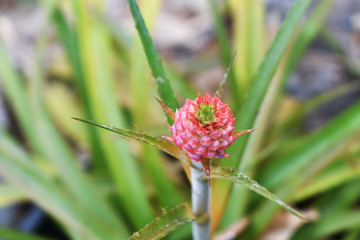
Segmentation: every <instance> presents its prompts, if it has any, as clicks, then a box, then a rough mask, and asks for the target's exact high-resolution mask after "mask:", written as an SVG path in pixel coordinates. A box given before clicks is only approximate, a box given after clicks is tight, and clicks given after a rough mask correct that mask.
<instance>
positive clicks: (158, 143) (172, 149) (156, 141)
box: [74, 118, 191, 166]
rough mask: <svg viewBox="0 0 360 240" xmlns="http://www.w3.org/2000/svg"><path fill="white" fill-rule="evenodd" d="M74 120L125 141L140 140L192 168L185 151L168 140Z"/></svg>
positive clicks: (87, 121) (92, 122) (88, 121)
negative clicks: (105, 131) (118, 135)
mask: <svg viewBox="0 0 360 240" xmlns="http://www.w3.org/2000/svg"><path fill="white" fill-rule="evenodd" d="M74 119H75V120H78V121H81V122H85V123H89V124H92V125H95V126H97V127H101V128H104V129H106V130H109V131H111V132H114V133H117V134H120V135H121V136H122V137H124V138H125V139H134V140H138V141H141V142H145V143H147V144H150V145H151V146H153V147H156V148H157V149H159V150H161V151H164V152H166V153H168V154H170V155H171V156H173V157H176V158H177V159H179V160H181V162H182V163H184V164H186V165H189V166H191V159H190V158H189V157H188V156H187V155H186V153H184V151H182V150H181V149H180V148H179V147H178V146H176V145H175V144H173V143H171V142H169V141H167V140H164V139H161V138H155V137H151V136H148V135H146V134H143V133H139V132H135V131H131V130H124V129H120V128H116V127H113V126H107V125H104V124H100V123H96V122H94V121H90V120H84V119H79V118H74Z"/></svg>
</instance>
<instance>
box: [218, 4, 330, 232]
mask: <svg viewBox="0 0 360 240" xmlns="http://www.w3.org/2000/svg"><path fill="white" fill-rule="evenodd" d="M331 3H332V1H331V0H328V1H322V2H320V3H319V4H318V5H317V6H316V8H315V9H314V10H313V12H312V15H311V17H310V19H309V20H308V23H307V24H306V25H305V27H304V28H303V29H302V30H301V32H300V38H296V41H295V44H291V46H289V49H294V50H291V51H289V52H290V53H289V54H290V55H286V57H285V59H283V61H282V62H281V64H280V67H281V69H280V70H281V71H278V73H277V74H276V75H275V76H274V78H273V80H272V82H271V84H270V86H269V89H268V91H267V94H266V96H265V99H264V101H263V103H262V105H261V107H260V110H259V113H258V116H257V117H256V121H255V123H254V128H257V129H259V131H257V132H256V133H254V134H252V135H251V136H250V138H249V141H248V143H247V145H246V147H245V150H244V154H243V156H242V160H241V163H240V166H239V169H241V171H243V172H244V173H246V174H249V175H250V176H252V172H253V168H254V166H255V165H256V161H257V157H256V153H258V152H259V151H260V147H261V143H262V141H263V139H264V137H265V134H266V131H267V128H268V123H269V122H271V117H272V114H273V111H274V109H275V108H274V106H275V105H276V101H278V99H279V94H278V93H279V90H280V89H281V88H283V84H284V80H283V78H284V72H285V74H288V73H289V72H290V71H292V70H293V68H294V67H295V62H296V61H297V60H298V59H299V58H300V56H301V54H302V52H303V51H304V49H305V47H306V46H307V45H308V44H309V42H310V41H311V40H312V39H313V38H314V37H315V36H316V34H317V32H318V29H319V28H320V26H321V24H322V23H323V21H324V18H325V16H326V15H327V12H328V11H329V9H330V6H331ZM314 26H315V27H314ZM304 36H305V37H304ZM299 39H301V40H299ZM292 45H293V46H294V47H293V46H292ZM299 48H302V50H300V51H298V50H299ZM295 53H296V54H295ZM289 63H292V64H290V65H289ZM300 114H301V112H300V113H299V116H300ZM246 196H247V193H246V190H245V189H243V188H241V187H236V188H234V190H233V192H232V196H231V198H230V200H229V204H228V205H229V206H233V207H232V208H231V209H230V208H228V209H227V211H226V212H225V218H224V219H226V221H227V222H226V223H224V224H226V225H227V224H229V223H231V222H233V221H235V220H236V219H238V218H240V217H241V216H242V214H243V212H244V209H245V205H246V201H247V197H246ZM238 199H241V204H239V200H238ZM235 202H237V203H235ZM236 206H237V207H236Z"/></svg>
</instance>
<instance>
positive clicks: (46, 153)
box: [0, 46, 126, 232]
mask: <svg viewBox="0 0 360 240" xmlns="http://www.w3.org/2000/svg"><path fill="white" fill-rule="evenodd" d="M0 47H1V46H0ZM0 56H1V57H0V58H2V61H3V63H4V65H3V66H4V67H6V72H7V73H8V74H7V77H6V78H4V79H3V81H2V82H3V84H4V85H6V86H8V87H9V88H6V89H5V92H6V94H7V97H8V99H10V102H11V103H12V102H13V101H17V102H19V104H17V105H14V108H15V110H17V109H18V111H16V113H17V114H16V115H17V117H18V118H19V119H22V117H26V119H24V120H21V121H25V122H24V123H23V122H21V125H22V124H26V126H27V125H28V124H30V125H29V126H28V127H29V128H31V129H32V130H31V131H32V132H31V134H33V135H34V136H36V138H35V139H34V137H32V136H28V135H26V136H27V137H28V140H29V141H36V142H34V143H32V144H36V145H37V146H39V149H36V150H37V151H35V152H36V153H37V154H39V156H40V157H41V159H46V160H48V161H50V162H51V163H52V166H53V168H54V169H56V172H57V174H58V175H59V176H60V177H61V179H62V180H63V181H64V182H65V183H67V186H68V187H69V189H70V191H72V192H73V193H74V195H75V196H76V197H77V198H78V199H79V200H80V201H82V202H83V204H84V205H85V206H86V207H88V208H89V210H90V211H92V212H94V213H96V214H98V215H99V216H100V217H103V218H102V219H103V221H104V222H108V223H109V224H113V226H114V229H119V230H120V231H124V232H126V228H125V227H124V224H121V223H120V222H119V220H117V219H116V217H115V215H114V214H113V213H112V211H111V210H110V208H109V207H107V206H106V204H105V202H104V201H103V200H101V199H100V198H99V196H98V195H97V194H96V193H95V192H94V191H93V189H92V188H91V186H90V184H89V182H88V181H87V180H86V179H85V177H84V176H83V175H82V173H81V171H80V169H79V167H78V166H77V165H76V158H75V157H74V156H73V154H72V153H71V151H70V150H69V149H68V147H67V145H66V143H65V142H64V141H63V140H62V139H61V137H60V136H59V135H58V133H57V131H56V129H55V128H54V126H53V124H52V122H51V120H50V119H49V117H48V115H47V113H46V111H45V110H44V107H43V100H42V92H41V90H42V87H41V82H42V76H41V73H40V72H39V71H40V70H39V69H37V66H36V63H35V64H34V66H33V69H32V70H33V74H34V75H33V76H32V79H31V81H30V83H31V87H30V88H31V89H32V90H31V91H32V93H31V94H32V95H31V98H30V101H29V99H27V98H25V97H26V96H27V95H28V94H27V93H26V92H25V88H24V86H23V83H24V81H23V80H22V78H21V77H20V75H19V74H17V73H16V72H15V70H14V69H13V67H12V66H11V64H10V63H9V62H8V60H7V59H6V57H5V56H3V55H2V54H0ZM37 60H38V59H36V61H37ZM36 61H35V62H36ZM39 84H40V85H39ZM15 98H16V100H15ZM20 105H21V106H20ZM20 107H21V109H20ZM22 108H24V109H22ZM29 110H31V111H30V112H29ZM22 111H24V112H25V113H26V114H28V115H27V116H22V114H23V112H22ZM38 133H41V134H38Z"/></svg>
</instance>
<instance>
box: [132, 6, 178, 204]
mask: <svg viewBox="0 0 360 240" xmlns="http://www.w3.org/2000/svg"><path fill="white" fill-rule="evenodd" d="M161 2H162V1H161V0H156V1H147V2H143V3H142V5H141V6H142V8H143V9H144V11H143V15H144V19H145V20H146V22H147V23H148V26H149V29H150V31H151V29H152V28H153V25H154V21H155V19H156V16H157V14H158V11H159V8H160V4H161ZM130 54H131V57H130V60H131V61H130V79H131V83H132V84H131V86H132V93H133V94H132V95H133V104H134V106H133V119H134V123H135V125H136V126H138V127H140V128H143V126H144V125H146V119H147V116H148V115H149V112H148V111H151V110H150V108H149V104H148V101H151V100H150V96H149V95H150V93H151V89H152V88H151V89H150V82H149V78H148V74H147V72H148V66H147V64H146V56H145V54H144V52H143V49H142V47H141V41H140V39H139V38H138V36H135V40H134V42H133V45H132V51H131V52H130ZM144 100H145V101H144ZM142 147H143V148H142V150H143V151H142V155H141V158H142V159H143V162H144V167H145V170H146V172H147V173H148V175H149V176H150V179H151V182H152V183H153V185H154V190H155V196H156V198H157V199H158V201H159V203H160V204H161V205H160V206H162V207H166V206H168V207H173V206H176V205H177V204H180V203H181V202H182V198H181V196H180V194H179V193H178V192H177V189H176V188H175V187H174V186H173V185H172V184H171V181H170V179H169V177H168V176H167V175H166V172H165V168H164V166H163V164H164V162H163V159H162V158H161V156H160V154H159V152H158V151H157V150H156V149H154V148H153V147H151V146H148V145H145V144H142Z"/></svg>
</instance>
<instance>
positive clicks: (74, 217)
mask: <svg viewBox="0 0 360 240" xmlns="http://www.w3.org/2000/svg"><path fill="white" fill-rule="evenodd" d="M0 173H1V174H2V176H3V177H4V178H5V179H6V180H8V181H9V182H11V183H12V184H14V185H15V186H16V187H17V188H19V189H20V190H21V191H22V192H23V193H25V194H26V196H27V197H29V198H30V199H31V200H33V201H34V202H36V203H37V204H39V205H40V206H42V207H43V208H44V209H45V210H46V211H48V212H49V213H50V214H52V215H53V216H54V217H55V218H56V219H58V220H59V221H61V222H62V223H63V224H64V225H66V226H67V227H68V228H70V229H73V230H74V231H77V232H79V233H81V235H82V236H83V237H85V238H86V239H94V240H95V239H97V240H101V239H104V238H105V239H111V238H112V237H113V236H115V234H116V235H118V233H117V232H115V231H116V230H114V229H112V228H111V227H110V226H109V225H107V224H106V222H102V221H101V222H99V221H96V219H97V218H96V217H94V215H93V214H92V213H91V212H89V211H84V209H83V207H82V205H80V204H79V203H78V202H76V201H74V200H73V198H71V197H69V196H68V195H66V194H65V192H64V188H62V187H60V186H61V185H59V184H57V183H55V182H54V181H53V179H52V178H51V177H50V176H49V175H47V174H45V172H43V171H42V170H40V169H39V168H38V167H37V166H36V165H35V164H34V163H33V162H32V161H31V159H29V156H28V155H27V154H26V153H25V152H24V151H23V150H22V149H21V148H20V147H19V146H17V145H16V143H15V142H14V141H13V140H12V139H10V138H9V137H7V135H4V134H2V136H1V138H0ZM122 236H123V237H125V236H126V235H125V234H124V235H122Z"/></svg>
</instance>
